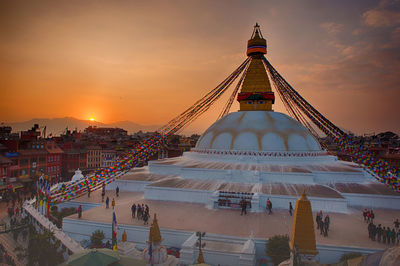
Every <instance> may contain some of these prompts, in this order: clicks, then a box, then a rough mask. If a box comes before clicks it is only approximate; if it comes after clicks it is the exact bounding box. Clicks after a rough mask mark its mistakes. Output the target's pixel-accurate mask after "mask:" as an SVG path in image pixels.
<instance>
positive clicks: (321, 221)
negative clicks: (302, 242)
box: [315, 211, 331, 237]
mask: <svg viewBox="0 0 400 266" xmlns="http://www.w3.org/2000/svg"><path fill="white" fill-rule="evenodd" d="M315 221H316V223H317V229H319V231H320V234H321V235H323V236H324V237H327V236H328V232H329V226H330V224H331V219H330V217H329V215H328V214H327V215H325V218H324V215H323V214H322V211H320V212H319V213H317V217H316V218H315Z"/></svg>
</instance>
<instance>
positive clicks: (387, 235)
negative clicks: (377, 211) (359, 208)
mask: <svg viewBox="0 0 400 266" xmlns="http://www.w3.org/2000/svg"><path fill="white" fill-rule="evenodd" d="M368 213H369V214H368ZM371 213H372V215H371ZM363 217H364V222H366V223H368V227H367V228H368V237H369V238H370V239H371V240H372V241H378V242H379V243H383V244H386V245H395V244H397V245H399V243H400V221H399V219H396V220H395V221H394V222H393V224H394V227H393V228H392V229H390V227H389V226H383V227H382V225H381V224H379V225H378V226H377V225H376V224H374V218H375V215H374V213H373V211H372V210H371V211H368V210H364V211H363Z"/></svg>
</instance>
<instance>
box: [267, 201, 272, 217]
mask: <svg viewBox="0 0 400 266" xmlns="http://www.w3.org/2000/svg"><path fill="white" fill-rule="evenodd" d="M267 209H268V214H271V213H272V202H271V201H270V200H269V198H268V199H267Z"/></svg>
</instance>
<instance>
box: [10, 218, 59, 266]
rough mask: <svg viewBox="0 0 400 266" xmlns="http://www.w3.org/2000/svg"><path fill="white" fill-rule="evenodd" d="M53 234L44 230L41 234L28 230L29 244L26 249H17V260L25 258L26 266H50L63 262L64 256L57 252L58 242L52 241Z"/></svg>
mask: <svg viewBox="0 0 400 266" xmlns="http://www.w3.org/2000/svg"><path fill="white" fill-rule="evenodd" d="M53 235H54V234H53V233H52V232H50V231H49V230H44V231H43V233H41V232H38V231H36V230H35V228H34V227H33V226H30V228H29V242H28V247H27V248H25V249H24V248H22V247H18V248H16V251H17V252H18V258H21V259H22V258H26V259H27V265H28V266H52V265H58V264H60V263H62V262H63V261H64V256H63V254H62V253H61V252H59V251H58V250H59V247H60V244H61V243H60V241H59V240H54V238H53Z"/></svg>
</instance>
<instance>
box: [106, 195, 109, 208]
mask: <svg viewBox="0 0 400 266" xmlns="http://www.w3.org/2000/svg"><path fill="white" fill-rule="evenodd" d="M109 204H110V198H109V197H107V199H106V209H108V207H109Z"/></svg>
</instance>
